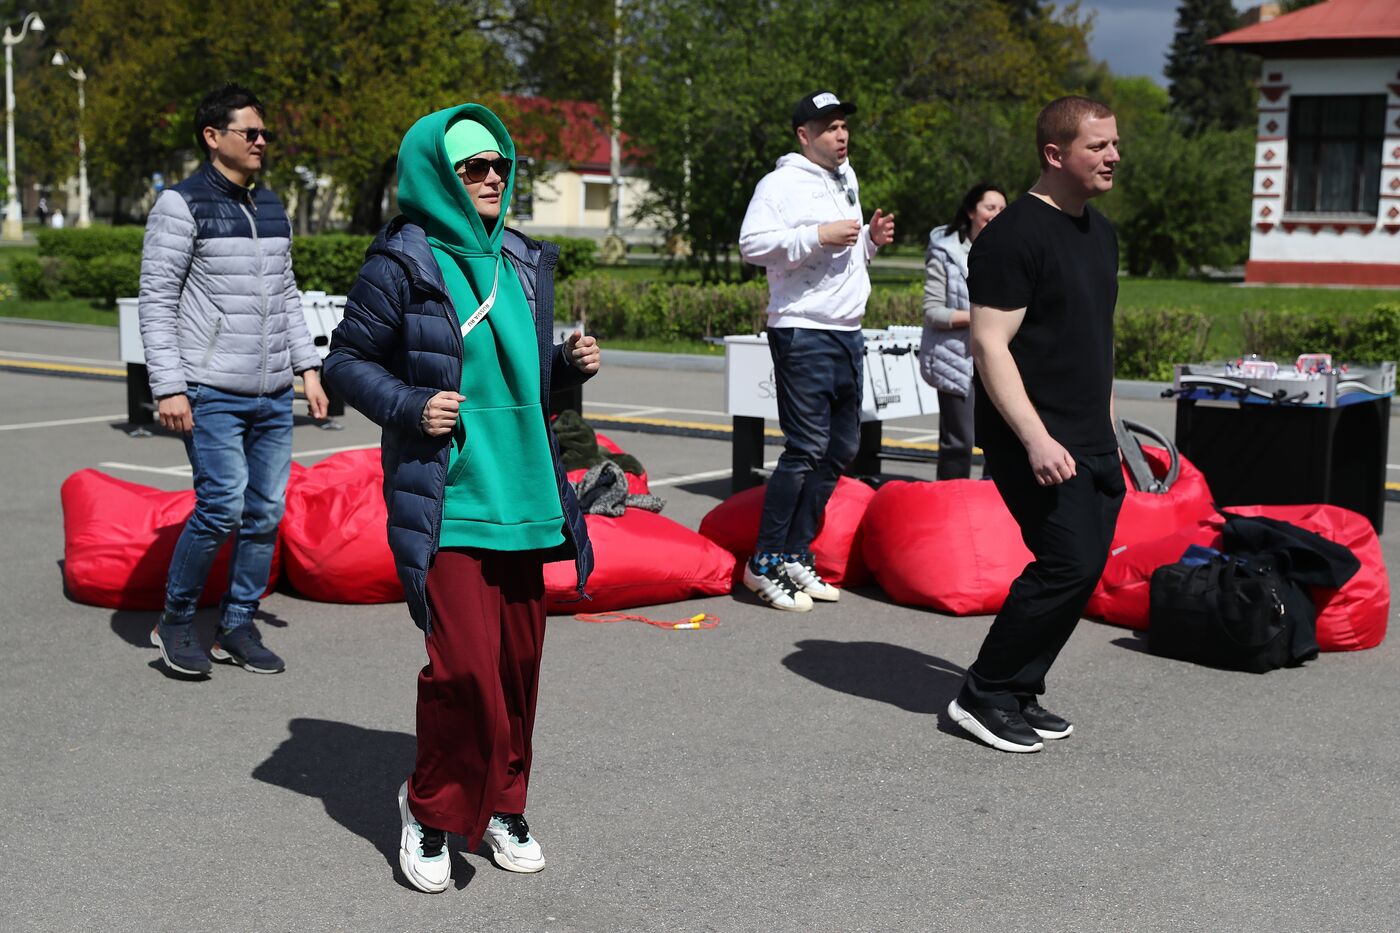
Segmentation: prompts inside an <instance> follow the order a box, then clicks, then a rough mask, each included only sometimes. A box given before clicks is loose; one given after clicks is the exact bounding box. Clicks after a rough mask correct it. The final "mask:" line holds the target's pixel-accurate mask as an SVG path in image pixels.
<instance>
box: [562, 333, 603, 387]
mask: <svg viewBox="0 0 1400 933" xmlns="http://www.w3.org/2000/svg"><path fill="white" fill-rule="evenodd" d="M564 358H565V359H567V360H568V361H569V362H570V363H572V364H573V365H574V368H575V369H577V370H578V371H579V372H581V373H586V374H587V375H590V376H591V375H593V374H594V373H596V372H597V371H598V367H599V366H601V365H602V362H603V354H602V351H601V350H600V349H599V348H598V340H597V338H595V337H592V336H590V335H585V334H584V333H583V331H579V330H576V331H574V332H573V333H572V334H570V335H569V339H567V340H565V341H564Z"/></svg>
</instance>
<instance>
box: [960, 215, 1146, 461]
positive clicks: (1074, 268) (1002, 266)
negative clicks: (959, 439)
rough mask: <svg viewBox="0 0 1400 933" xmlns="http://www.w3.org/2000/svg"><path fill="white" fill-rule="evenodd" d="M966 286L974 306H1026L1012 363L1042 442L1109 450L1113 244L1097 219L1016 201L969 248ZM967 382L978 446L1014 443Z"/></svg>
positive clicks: (1115, 266) (1070, 448) (1093, 450)
mask: <svg viewBox="0 0 1400 933" xmlns="http://www.w3.org/2000/svg"><path fill="white" fill-rule="evenodd" d="M967 285H968V294H969V296H970V297H971V299H972V303H973V304H979V305H990V306H992V307H994V308H1009V309H1014V308H1025V309H1026V316H1025V318H1024V320H1023V321H1022V322H1021V328H1020V330H1018V331H1017V332H1016V336H1015V337H1013V338H1012V339H1011V356H1012V358H1013V359H1014V360H1015V361H1016V366H1017V368H1018V369H1019V370H1020V371H1021V380H1022V381H1023V382H1024V383H1025V386H1026V394H1027V395H1028V396H1030V400H1031V404H1032V405H1034V406H1035V410H1036V412H1037V413H1039V415H1040V418H1041V421H1043V422H1044V423H1045V428H1046V430H1048V431H1049V432H1050V436H1051V437H1053V438H1054V439H1055V440H1057V441H1059V442H1060V443H1061V444H1063V445H1064V447H1065V448H1066V449H1067V450H1068V451H1069V452H1070V453H1071V454H1075V453H1080V454H1095V453H1107V452H1109V451H1112V450H1114V449H1115V448H1116V447H1117V443H1118V442H1117V440H1116V439H1115V437H1114V434H1113V425H1112V423H1111V420H1110V417H1109V399H1110V397H1111V396H1112V394H1113V307H1114V305H1115V304H1116V303H1117V301H1118V237H1117V235H1116V234H1115V233H1114V232H1113V227H1112V226H1111V225H1110V224H1109V222H1108V220H1107V219H1106V218H1105V217H1104V216H1103V214H1100V213H1099V212H1098V211H1096V210H1094V209H1093V208H1092V207H1088V206H1087V205H1086V206H1085V208H1084V214H1083V215H1082V216H1080V217H1073V216H1071V215H1069V214H1066V213H1064V212H1063V211H1061V210H1059V209H1058V208H1055V207H1052V206H1050V205H1049V204H1046V203H1045V202H1044V201H1042V200H1041V199H1040V198H1037V197H1036V196H1035V195H1031V194H1026V195H1022V196H1021V197H1020V198H1019V199H1017V201H1016V202H1015V203H1014V204H1012V205H1011V206H1010V207H1008V208H1007V209H1006V210H1004V211H1002V212H1001V214H999V215H998V216H997V217H996V218H995V219H994V220H993V221H992V222H991V223H989V224H988V225H987V226H986V227H985V228H984V229H983V230H982V233H981V234H980V235H979V236H978V237H977V239H976V240H975V241H974V242H973V244H972V252H971V254H970V255H969V257H968V281H967ZM974 378H976V377H975V375H974ZM976 382H977V392H978V395H979V396H980V397H979V399H978V404H977V406H976V409H975V410H976V420H977V438H978V443H979V444H981V445H982V446H983V447H986V446H987V445H989V444H991V445H999V446H1004V445H1006V444H1008V443H1019V441H1017V440H1016V435H1015V434H1014V433H1013V432H1012V430H1011V428H1010V427H1009V426H1008V425H1007V424H1006V421H1005V420H1004V419H1003V418H1002V417H1001V412H999V411H997V408H996V406H995V405H993V404H992V400H991V398H990V397H989V396H988V395H987V394H986V392H985V391H984V390H983V388H982V384H981V380H980V379H976Z"/></svg>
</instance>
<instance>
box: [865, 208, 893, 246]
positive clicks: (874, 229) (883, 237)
mask: <svg viewBox="0 0 1400 933" xmlns="http://www.w3.org/2000/svg"><path fill="white" fill-rule="evenodd" d="M870 242H871V243H874V244H875V245H876V246H884V245H885V244H886V243H892V242H894V215H893V214H886V213H884V212H883V211H881V210H880V209H879V208H878V207H877V208H875V214H874V216H872V217H871V218H870Z"/></svg>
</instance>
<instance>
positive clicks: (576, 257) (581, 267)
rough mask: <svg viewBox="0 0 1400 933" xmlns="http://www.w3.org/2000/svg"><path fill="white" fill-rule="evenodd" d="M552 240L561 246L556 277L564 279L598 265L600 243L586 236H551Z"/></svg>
mask: <svg viewBox="0 0 1400 933" xmlns="http://www.w3.org/2000/svg"><path fill="white" fill-rule="evenodd" d="M550 242H552V243H554V244H556V245H557V246H558V247H559V265H558V266H556V267H555V273H554V275H555V278H556V279H559V280H561V281H562V280H564V279H568V278H572V277H573V276H576V275H578V274H579V273H580V272H587V271H588V270H589V269H593V268H595V267H596V266H597V265H598V244H597V243H596V242H594V241H593V240H590V239H586V238H584V237H567V236H566V237H558V238H551V239H550Z"/></svg>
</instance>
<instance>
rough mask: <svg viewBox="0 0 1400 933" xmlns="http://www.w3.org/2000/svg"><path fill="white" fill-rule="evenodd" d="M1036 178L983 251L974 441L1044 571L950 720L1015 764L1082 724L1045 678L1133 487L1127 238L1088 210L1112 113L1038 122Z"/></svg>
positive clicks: (1015, 586) (1109, 183) (1063, 106)
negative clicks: (1122, 430)
mask: <svg viewBox="0 0 1400 933" xmlns="http://www.w3.org/2000/svg"><path fill="white" fill-rule="evenodd" d="M1036 146H1037V147H1038V149H1039V151H1040V167H1041V174H1040V180H1039V181H1037V182H1036V184H1035V186H1034V187H1032V188H1031V190H1030V192H1028V193H1027V194H1025V195H1023V196H1022V197H1021V198H1020V199H1019V200H1017V201H1016V202H1015V203H1014V204H1012V205H1011V206H1010V207H1008V208H1007V209H1006V210H1004V211H1003V212H1002V213H1001V214H1000V215H999V216H998V217H997V218H996V219H995V220H993V221H992V222H991V223H989V224H988V225H987V227H986V229H985V230H983V231H982V235H981V236H979V237H978V238H977V240H976V242H975V243H973V246H972V253H971V255H970V257H969V262H968V264H969V277H968V292H969V294H970V297H971V299H972V355H973V359H974V360H975V362H976V372H975V377H974V378H975V380H976V384H977V385H976V392H977V397H978V398H979V399H984V398H985V399H989V400H990V401H991V404H990V405H985V404H984V405H978V406H977V408H976V421H977V442H978V444H979V445H980V446H981V447H982V449H983V452H984V453H985V455H986V460H987V468H988V470H989V472H990V473H991V476H992V479H993V481H994V482H995V483H996V485H997V490H998V491H999V492H1000V493H1001V496H1002V499H1004V500H1005V502H1006V506H1007V508H1008V509H1009V510H1010V511H1011V514H1012V516H1013V517H1014V518H1015V519H1016V522H1017V524H1019V525H1020V526H1021V537H1022V538H1023V539H1024V541H1025V543H1026V547H1028V548H1029V549H1030V551H1031V554H1032V555H1034V557H1035V559H1034V560H1033V561H1032V562H1031V563H1030V564H1029V565H1027V566H1026V569H1025V570H1023V571H1022V572H1021V575H1020V576H1019V577H1018V578H1017V579H1016V581H1015V582H1014V583H1012V584H1011V590H1010V592H1009V593H1008V594H1007V597H1006V602H1005V604H1004V605H1003V606H1002V609H1001V612H999V613H997V617H996V620H995V621H994V622H993V623H992V627H991V630H990V631H989V632H988V633H987V638H986V640H985V641H984V642H983V643H982V650H981V651H980V652H979V653H978V655H977V660H976V661H975V662H974V663H973V664H972V666H971V667H970V668H968V671H967V679H966V680H965V681H964V683H963V687H962V690H961V691H960V692H959V694H958V697H957V699H955V700H953V702H952V703H950V704H949V706H948V715H949V716H951V717H952V719H953V721H954V722H955V723H957V724H958V725H959V726H960V727H962V728H963V729H964V730H966V731H967V732H968V733H970V734H971V735H973V736H975V737H976V738H978V739H980V740H981V741H983V742H986V743H987V744H988V745H991V746H992V747H993V748H998V749H1001V750H1002V751H1008V752H1036V751H1040V749H1041V748H1042V747H1043V742H1042V739H1062V738H1065V737H1066V736H1068V735H1069V734H1070V733H1071V732H1072V731H1074V727H1073V726H1072V725H1070V723H1069V722H1068V721H1066V720H1065V719H1064V718H1062V717H1060V716H1057V715H1055V714H1054V713H1051V712H1050V711H1049V710H1046V709H1045V708H1044V707H1042V706H1041V705H1040V702H1039V698H1040V695H1041V694H1043V693H1044V692H1045V675H1046V672H1048V671H1049V670H1050V666H1051V665H1052V664H1053V663H1054V662H1055V658H1056V656H1058V655H1059V653H1060V649H1062V648H1063V647H1064V645H1065V642H1066V641H1068V639H1069V636H1070V633H1071V632H1073V631H1074V626H1075V625H1076V623H1078V621H1079V617H1080V615H1081V614H1082V613H1083V611H1084V606H1085V604H1086V603H1087V602H1088V601H1089V596H1090V594H1091V593H1092V592H1093V589H1094V584H1095V583H1097V582H1098V579H1099V576H1100V575H1101V574H1102V573H1103V567H1104V563H1105V561H1106V560H1107V559H1108V548H1109V542H1110V541H1111V540H1112V538H1113V529H1114V525H1115V523H1116V522H1117V519H1118V509H1119V507H1120V506H1121V505H1122V502H1123V495H1124V492H1125V486H1124V482H1123V474H1122V470H1121V467H1120V466H1119V460H1118V445H1117V441H1116V440H1115V437H1114V432H1113V416H1112V403H1113V307H1114V304H1115V302H1116V301H1117V299H1118V240H1117V237H1116V236H1115V234H1114V232H1113V228H1112V227H1111V226H1110V225H1109V223H1108V221H1107V220H1106V219H1105V218H1104V216H1103V215H1102V214H1100V213H1099V212H1098V211H1096V210H1094V209H1093V208H1092V207H1089V206H1088V203H1087V202H1088V201H1089V199H1090V198H1093V197H1096V196H1098V195H1100V194H1103V193H1104V192H1106V191H1108V190H1109V189H1111V188H1112V187H1113V173H1114V169H1115V167H1116V166H1117V164H1118V158H1119V157H1118V127H1117V122H1116V121H1115V119H1114V116H1113V112H1112V111H1111V110H1109V109H1108V108H1107V107H1105V106H1104V105H1103V104H1100V103H1098V102H1096V101H1092V100H1089V99H1088V98H1084V97H1062V98H1060V99H1059V100H1056V101H1053V102H1052V103H1050V104H1049V105H1048V106H1046V108H1045V109H1044V110H1042V111H1041V113H1040V116H1039V118H1038V119H1037V120H1036Z"/></svg>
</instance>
